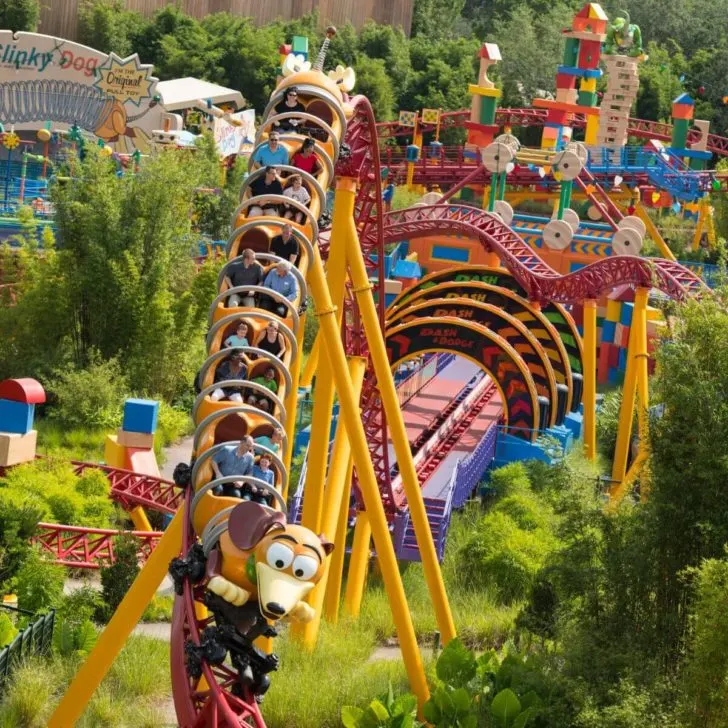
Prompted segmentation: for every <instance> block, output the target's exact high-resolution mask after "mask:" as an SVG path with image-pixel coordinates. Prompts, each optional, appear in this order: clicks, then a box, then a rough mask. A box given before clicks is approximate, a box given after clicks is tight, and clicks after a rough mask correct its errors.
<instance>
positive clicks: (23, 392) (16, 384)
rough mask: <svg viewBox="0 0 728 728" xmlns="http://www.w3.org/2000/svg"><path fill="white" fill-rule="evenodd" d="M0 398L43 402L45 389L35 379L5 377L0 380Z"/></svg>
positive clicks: (13, 400) (31, 402)
mask: <svg viewBox="0 0 728 728" xmlns="http://www.w3.org/2000/svg"><path fill="white" fill-rule="evenodd" d="M0 399H9V400H11V401H12V402H25V404H43V402H45V401H46V394H45V390H44V389H43V385H42V384H41V383H40V382H37V381H36V380H35V379H30V378H23V379H6V380H5V381H4V382H0Z"/></svg>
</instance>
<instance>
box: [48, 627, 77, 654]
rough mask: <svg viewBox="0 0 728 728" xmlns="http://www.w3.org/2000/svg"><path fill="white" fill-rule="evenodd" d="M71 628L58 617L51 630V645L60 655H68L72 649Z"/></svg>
mask: <svg viewBox="0 0 728 728" xmlns="http://www.w3.org/2000/svg"><path fill="white" fill-rule="evenodd" d="M73 637H74V635H73V629H72V628H71V626H70V625H69V624H68V622H67V621H66V620H65V619H59V620H58V622H57V623H56V628H55V630H54V631H53V646H54V647H55V648H56V651H57V652H58V654H59V655H61V657H68V656H69V655H70V654H71V653H72V652H73V650H74V639H73Z"/></svg>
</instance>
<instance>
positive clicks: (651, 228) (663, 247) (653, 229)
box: [634, 202, 677, 260]
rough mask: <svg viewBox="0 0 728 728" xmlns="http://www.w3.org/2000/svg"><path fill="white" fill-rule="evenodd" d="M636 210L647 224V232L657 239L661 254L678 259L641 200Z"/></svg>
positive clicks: (664, 256) (669, 258) (656, 243)
mask: <svg viewBox="0 0 728 728" xmlns="http://www.w3.org/2000/svg"><path fill="white" fill-rule="evenodd" d="M634 211H635V213H636V214H637V217H639V219H640V220H642V222H643V223H644V224H645V227H646V228H647V232H648V233H649V234H650V237H651V238H652V239H653V240H654V241H655V245H657V247H658V249H659V250H660V255H662V257H663V258H667V259H668V260H677V258H676V257H675V254H674V253H673V252H672V250H670V248H668V247H667V243H666V242H665V239H664V238H663V237H662V234H661V233H660V231H659V230H658V229H657V226H656V225H655V223H654V222H652V218H651V217H650V216H649V214H648V213H647V210H646V209H645V206H644V205H643V204H642V203H641V202H638V203H637V204H636V205H635V206H634Z"/></svg>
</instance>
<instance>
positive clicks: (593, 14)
mask: <svg viewBox="0 0 728 728" xmlns="http://www.w3.org/2000/svg"><path fill="white" fill-rule="evenodd" d="M608 22H609V18H608V17H607V14H606V13H605V12H604V10H603V9H602V6H601V5H600V4H599V3H586V4H585V5H584V7H583V8H582V9H581V10H580V11H579V12H578V13H577V14H576V15H575V16H574V20H573V22H572V28H573V29H574V30H588V31H590V32H592V33H605V32H606V30H607V23H608Z"/></svg>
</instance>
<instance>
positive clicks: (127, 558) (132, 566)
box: [101, 535, 139, 619]
mask: <svg viewBox="0 0 728 728" xmlns="http://www.w3.org/2000/svg"><path fill="white" fill-rule="evenodd" d="M138 550H139V543H138V541H137V539H136V538H134V536H129V535H123V536H120V537H119V538H118V539H116V542H115V543H114V556H115V558H116V561H115V563H114V564H112V565H111V566H107V567H105V568H102V569H101V587H102V593H103V598H104V608H103V615H102V616H103V617H104V619H110V618H111V616H112V615H113V613H114V612H115V611H116V608H117V607H118V606H119V604H121V600H122V599H123V598H124V596H125V595H126V593H127V591H129V587H130V586H131V585H132V583H133V582H134V579H136V576H137V574H138V573H139V557H138V556H137V552H138Z"/></svg>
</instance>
